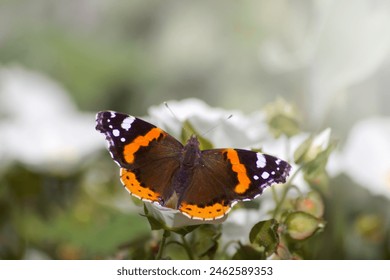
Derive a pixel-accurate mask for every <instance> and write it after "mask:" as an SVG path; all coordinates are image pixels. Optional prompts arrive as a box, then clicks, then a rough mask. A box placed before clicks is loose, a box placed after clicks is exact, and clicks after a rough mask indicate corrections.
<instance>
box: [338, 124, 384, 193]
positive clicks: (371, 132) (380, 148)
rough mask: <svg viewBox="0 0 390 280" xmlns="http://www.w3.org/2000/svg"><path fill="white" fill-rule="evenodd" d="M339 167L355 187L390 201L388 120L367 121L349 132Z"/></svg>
mask: <svg viewBox="0 0 390 280" xmlns="http://www.w3.org/2000/svg"><path fill="white" fill-rule="evenodd" d="M340 161H341V164H340V165H341V167H342V168H343V169H344V172H346V173H347V174H348V175H349V176H350V178H351V179H352V180H353V181H355V182H356V183H357V184H359V185H361V186H363V187H365V188H366V189H368V190H369V191H370V192H371V193H373V194H376V195H382V196H385V197H387V198H389V199H390V118H380V117H376V118H370V119H367V120H364V121H361V122H359V123H357V124H356V125H355V126H354V127H353V128H352V130H351V132H350V134H349V136H348V139H347V141H346V143H345V145H344V149H343V151H342V153H341V156H340Z"/></svg>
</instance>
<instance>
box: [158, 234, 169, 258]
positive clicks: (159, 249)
mask: <svg viewBox="0 0 390 280" xmlns="http://www.w3.org/2000/svg"><path fill="white" fill-rule="evenodd" d="M170 234H171V233H170V232H169V230H166V229H164V233H163V236H162V239H161V243H160V247H159V248H158V253H157V256H156V260H161V258H162V255H163V253H164V249H165V244H166V242H167V238H168V237H169V235H170Z"/></svg>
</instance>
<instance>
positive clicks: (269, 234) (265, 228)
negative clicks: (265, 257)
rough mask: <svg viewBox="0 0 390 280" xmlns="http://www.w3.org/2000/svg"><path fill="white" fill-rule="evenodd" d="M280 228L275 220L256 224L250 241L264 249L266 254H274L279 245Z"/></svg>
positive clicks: (250, 235)
mask: <svg viewBox="0 0 390 280" xmlns="http://www.w3.org/2000/svg"><path fill="white" fill-rule="evenodd" d="M278 226H279V224H278V222H277V221H276V220H275V219H271V220H267V221H261V222H259V223H257V224H255V225H254V226H253V227H252V229H251V231H250V233H249V241H250V242H251V243H252V244H255V245H257V246H259V247H260V248H264V252H265V253H266V254H272V253H273V252H274V251H275V250H276V247H277V246H278V244H279V235H278Z"/></svg>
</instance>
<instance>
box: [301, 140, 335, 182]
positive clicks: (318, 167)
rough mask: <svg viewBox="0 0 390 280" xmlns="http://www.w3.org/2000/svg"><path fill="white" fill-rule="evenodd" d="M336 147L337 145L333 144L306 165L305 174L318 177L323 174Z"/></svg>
mask: <svg viewBox="0 0 390 280" xmlns="http://www.w3.org/2000/svg"><path fill="white" fill-rule="evenodd" d="M335 147H336V143H335V142H332V143H330V144H329V146H328V147H327V148H326V149H325V150H323V151H322V152H320V153H318V154H317V156H316V157H315V158H314V159H313V160H312V161H310V162H308V163H307V164H306V165H305V167H304V169H303V171H304V172H305V174H307V175H308V176H316V175H318V174H320V173H323V172H324V171H325V167H326V165H327V163H328V159H329V156H330V154H331V153H332V151H333V150H334V148H335Z"/></svg>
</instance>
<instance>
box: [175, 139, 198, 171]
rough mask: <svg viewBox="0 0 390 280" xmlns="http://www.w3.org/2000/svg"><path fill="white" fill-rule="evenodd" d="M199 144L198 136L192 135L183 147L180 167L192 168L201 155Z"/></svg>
mask: <svg viewBox="0 0 390 280" xmlns="http://www.w3.org/2000/svg"><path fill="white" fill-rule="evenodd" d="M199 146H200V144H199V141H198V138H197V137H196V136H195V135H192V136H191V138H190V139H189V140H188V141H187V144H186V145H185V146H184V148H183V153H182V158H181V161H180V168H181V169H187V168H190V169H192V168H193V167H194V166H195V165H196V164H197V163H198V162H199V159H200V155H201V153H200V148H199Z"/></svg>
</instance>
